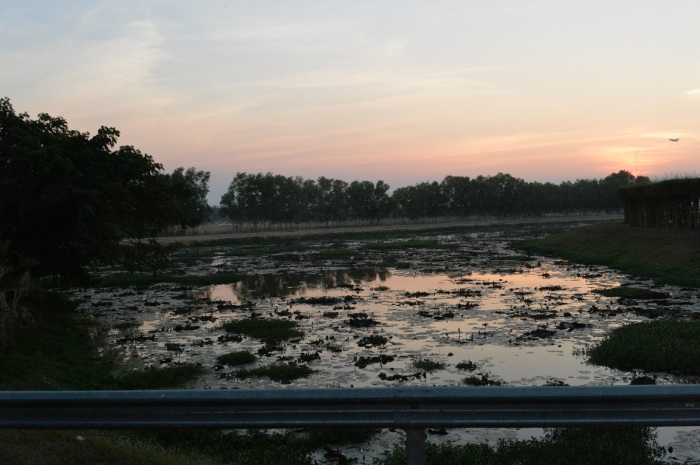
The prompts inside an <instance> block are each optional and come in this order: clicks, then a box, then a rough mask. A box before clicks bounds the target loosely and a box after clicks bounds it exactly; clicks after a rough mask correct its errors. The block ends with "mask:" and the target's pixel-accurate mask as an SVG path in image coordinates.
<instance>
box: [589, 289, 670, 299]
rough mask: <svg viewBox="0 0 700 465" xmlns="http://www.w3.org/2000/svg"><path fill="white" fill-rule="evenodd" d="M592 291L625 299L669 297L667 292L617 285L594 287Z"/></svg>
mask: <svg viewBox="0 0 700 465" xmlns="http://www.w3.org/2000/svg"><path fill="white" fill-rule="evenodd" d="M593 292H595V293H596V294H600V295H603V296H605V297H623V298H626V299H639V300H656V299H667V298H669V297H670V294H669V293H668V292H659V291H652V290H650V289H644V288H640V287H631V286H618V287H612V288H609V289H595V290H594V291H593Z"/></svg>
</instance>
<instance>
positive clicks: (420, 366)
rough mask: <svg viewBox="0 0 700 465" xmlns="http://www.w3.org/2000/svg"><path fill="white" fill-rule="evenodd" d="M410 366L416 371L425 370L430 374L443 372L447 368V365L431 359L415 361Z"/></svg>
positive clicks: (417, 359)
mask: <svg viewBox="0 0 700 465" xmlns="http://www.w3.org/2000/svg"><path fill="white" fill-rule="evenodd" d="M410 366H411V367H412V368H415V369H416V370H423V371H427V372H428V373H432V372H433V371H438V370H443V369H444V368H445V364H444V363H443V362H436V361H435V360H430V359H429V358H416V359H413V360H412V361H411V363H410Z"/></svg>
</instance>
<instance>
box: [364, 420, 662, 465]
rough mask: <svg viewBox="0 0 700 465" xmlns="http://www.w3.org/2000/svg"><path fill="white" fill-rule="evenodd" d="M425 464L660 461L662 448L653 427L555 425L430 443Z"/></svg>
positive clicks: (395, 457)
mask: <svg viewBox="0 0 700 465" xmlns="http://www.w3.org/2000/svg"><path fill="white" fill-rule="evenodd" d="M426 452H427V462H426V463H427V465H511V464H518V465H562V464H566V465H599V464H601V463H610V464H613V463H614V464H616V465H618V464H620V465H662V464H663V463H664V462H662V461H661V460H660V457H661V455H662V450H661V448H660V447H659V446H658V444H657V443H656V438H655V436H654V434H653V433H652V432H651V430H650V429H649V428H615V429H601V428H598V429H554V430H548V431H547V432H546V434H545V436H544V437H543V438H540V439H531V440H520V441H517V440H502V441H499V443H498V445H497V446H496V447H491V446H489V445H487V444H464V445H457V444H453V443H449V442H448V443H446V444H441V445H436V444H431V443H428V444H427V447H426ZM406 461H407V459H406V452H405V450H404V449H403V446H402V447H397V448H396V449H394V451H393V453H392V454H391V455H390V456H389V457H388V458H386V459H379V460H376V461H375V462H374V464H375V465H399V464H405V463H406Z"/></svg>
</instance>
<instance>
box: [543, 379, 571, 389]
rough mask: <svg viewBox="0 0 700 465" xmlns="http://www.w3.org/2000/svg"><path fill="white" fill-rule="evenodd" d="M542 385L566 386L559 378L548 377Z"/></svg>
mask: <svg viewBox="0 0 700 465" xmlns="http://www.w3.org/2000/svg"><path fill="white" fill-rule="evenodd" d="M543 386H548V387H561V386H568V384H566V383H565V382H564V381H562V380H560V379H548V380H547V382H546V383H544V384H543Z"/></svg>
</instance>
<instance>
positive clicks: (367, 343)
mask: <svg viewBox="0 0 700 465" xmlns="http://www.w3.org/2000/svg"><path fill="white" fill-rule="evenodd" d="M387 342H389V338H388V337H385V336H382V335H381V334H373V335H371V336H363V337H362V338H360V340H359V341H357V345H358V346H360V347H377V346H383V345H384V344H386V343H387Z"/></svg>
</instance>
